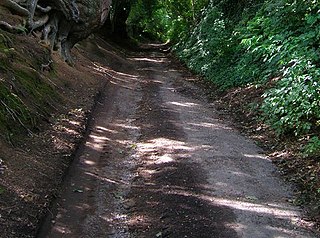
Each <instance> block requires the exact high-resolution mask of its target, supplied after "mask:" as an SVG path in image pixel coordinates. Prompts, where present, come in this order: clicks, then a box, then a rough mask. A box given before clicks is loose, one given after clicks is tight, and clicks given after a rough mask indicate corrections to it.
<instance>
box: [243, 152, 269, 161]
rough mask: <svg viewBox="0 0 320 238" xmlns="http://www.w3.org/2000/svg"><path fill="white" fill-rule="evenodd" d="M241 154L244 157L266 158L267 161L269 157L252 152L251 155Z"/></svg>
mask: <svg viewBox="0 0 320 238" xmlns="http://www.w3.org/2000/svg"><path fill="white" fill-rule="evenodd" d="M243 156H244V157H246V158H250V159H262V160H268V161H270V159H269V158H268V156H266V155H261V154H253V155H250V154H243Z"/></svg>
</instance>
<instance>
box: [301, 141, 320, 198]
mask: <svg viewBox="0 0 320 238" xmlns="http://www.w3.org/2000/svg"><path fill="white" fill-rule="evenodd" d="M303 154H304V156H315V155H318V154H320V138H319V137H318V136H314V137H312V138H311V139H310V140H309V142H308V144H307V145H305V146H304V148H303ZM318 192H319V193H320V188H319V190H318Z"/></svg>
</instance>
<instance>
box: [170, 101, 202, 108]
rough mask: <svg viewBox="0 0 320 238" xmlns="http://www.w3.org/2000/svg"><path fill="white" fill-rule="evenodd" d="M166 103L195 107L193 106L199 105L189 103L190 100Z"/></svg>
mask: <svg viewBox="0 0 320 238" xmlns="http://www.w3.org/2000/svg"><path fill="white" fill-rule="evenodd" d="M167 104H172V105H175V106H181V107H195V106H199V104H196V103H191V102H167Z"/></svg>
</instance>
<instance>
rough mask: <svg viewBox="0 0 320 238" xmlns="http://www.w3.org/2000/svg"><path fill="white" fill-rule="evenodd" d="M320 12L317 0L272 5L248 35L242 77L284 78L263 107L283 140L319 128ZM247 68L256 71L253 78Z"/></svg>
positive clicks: (261, 13)
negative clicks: (290, 135) (286, 135)
mask: <svg viewBox="0 0 320 238" xmlns="http://www.w3.org/2000/svg"><path fill="white" fill-rule="evenodd" d="M319 13H320V3H318V2H317V1H307V0H303V1H294V0H283V1H274V0H272V1H267V2H266V3H265V4H264V7H262V8H261V10H260V11H259V12H258V13H257V15H256V16H255V17H254V18H253V19H251V20H250V21H248V23H247V26H246V28H245V30H244V31H243V32H242V34H243V36H245V37H244V38H243V39H242V41H241V45H242V46H243V47H246V53H245V54H244V56H243V59H242V60H241V61H240V63H239V64H238V65H237V68H238V69H240V70H238V72H239V73H240V74H241V73H243V75H247V76H248V74H249V76H251V77H254V76H255V75H260V79H262V80H265V81H267V80H270V79H272V78H275V77H278V78H280V80H278V82H277V84H276V86H275V88H273V89H271V90H269V91H267V92H266V93H265V94H264V103H263V105H262V111H263V113H264V118H265V119H266V121H267V122H268V123H269V124H270V125H271V126H272V127H273V128H274V129H275V131H276V132H277V133H278V134H279V135H281V134H287V133H294V135H296V136H299V135H302V134H305V133H308V132H310V131H311V130H313V129H316V128H317V127H318V126H319V122H320V87H319V86H320V85H319V84H320V69H319V66H320V54H319V40H320V24H319V23H320V14H319ZM250 62H251V64H250ZM245 64H249V65H250V66H249V68H253V69H255V71H252V72H251V75H250V73H248V72H250V71H249V70H247V69H248V67H246V66H245ZM241 69H242V72H241ZM253 74H255V75H253Z"/></svg>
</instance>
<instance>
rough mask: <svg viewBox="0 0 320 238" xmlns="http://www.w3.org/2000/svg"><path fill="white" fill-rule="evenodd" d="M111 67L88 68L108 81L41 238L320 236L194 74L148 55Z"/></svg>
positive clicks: (123, 57) (123, 58)
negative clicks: (195, 81) (194, 80)
mask: <svg viewBox="0 0 320 238" xmlns="http://www.w3.org/2000/svg"><path fill="white" fill-rule="evenodd" d="M97 44H100V45H99V47H100V48H101V52H100V53H101V54H103V52H104V50H103V49H104V45H103V44H104V43H103V42H102V41H101V42H100V43H97ZM110 61H113V62H111V63H110V65H106V64H103V63H101V62H100V63H99V62H96V63H94V64H93V66H92V70H93V71H96V72H98V73H100V74H107V75H109V78H110V82H109V83H108V84H107V87H106V89H105V92H104V93H103V95H102V97H101V99H100V101H99V103H98V106H97V109H96V112H95V113H94V115H93V120H92V124H91V127H90V131H89V134H88V137H87V140H86V142H85V144H84V145H83V146H82V147H81V149H80V150H79V151H78V156H77V158H76V160H75V164H74V166H73V167H72V168H71V170H70V176H69V177H68V178H67V179H66V182H65V185H64V189H63V192H62V197H61V198H60V199H58V200H57V204H56V206H55V209H53V211H52V215H51V216H49V219H48V222H47V223H46V224H45V225H44V227H43V229H42V231H41V232H40V234H39V237H52V238H58V237H68V238H70V237H95V238H99V237H116V238H122V237H139V238H140V237H174V238H175V237H200V238H205V237H228V238H233V237H250V238H251V237H266V238H267V237H268V238H269V237H317V235H316V234H314V233H311V232H310V231H307V230H305V229H304V228H302V227H304V226H305V225H306V224H305V222H304V221H303V219H302V218H301V213H300V211H299V209H298V208H297V207H294V206H293V205H291V204H290V203H289V202H288V201H290V200H291V199H292V192H291V188H290V186H288V184H286V183H284V182H283V181H282V180H281V179H280V178H279V176H278V174H277V172H276V169H275V167H274V165H273V164H272V163H271V161H270V160H268V158H267V157H266V156H265V155H264V154H263V152H262V150H261V149H260V148H259V147H257V146H256V145H255V144H254V143H253V142H252V141H250V140H248V139H246V138H244V137H243V136H241V135H240V134H239V133H238V132H237V131H236V130H234V129H233V128H232V127H231V126H230V125H229V124H228V123H227V122H226V121H224V120H223V119H221V118H220V117H219V114H218V113H217V111H216V110H215V105H213V104H211V103H209V102H208V101H207V100H206V99H205V97H204V96H203V93H202V91H201V89H199V88H197V87H196V86H195V85H194V84H192V82H189V81H191V80H192V77H191V76H190V74H188V73H186V72H185V71H183V70H181V68H178V67H176V65H175V64H174V63H173V62H172V61H171V60H170V58H168V57H167V56H166V55H165V54H164V53H160V52H156V51H151V50H149V51H144V52H140V53H133V52H132V53H128V52H127V53H126V54H124V53H121V52H118V53H117V57H116V58H113V59H110Z"/></svg>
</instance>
